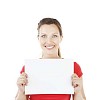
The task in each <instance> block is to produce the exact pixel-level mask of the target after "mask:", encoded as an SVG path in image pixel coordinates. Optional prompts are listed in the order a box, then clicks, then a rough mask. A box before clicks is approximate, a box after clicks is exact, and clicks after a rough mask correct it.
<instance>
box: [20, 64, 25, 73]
mask: <svg viewBox="0 0 100 100" xmlns="http://www.w3.org/2000/svg"><path fill="white" fill-rule="evenodd" d="M23 72H25V66H23V67H22V70H21V71H20V74H22V73H23Z"/></svg>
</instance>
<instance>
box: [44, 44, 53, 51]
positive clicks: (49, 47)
mask: <svg viewBox="0 0 100 100" xmlns="http://www.w3.org/2000/svg"><path fill="white" fill-rule="evenodd" d="M45 47H46V48H47V49H48V50H51V49H53V48H54V45H51V46H45Z"/></svg>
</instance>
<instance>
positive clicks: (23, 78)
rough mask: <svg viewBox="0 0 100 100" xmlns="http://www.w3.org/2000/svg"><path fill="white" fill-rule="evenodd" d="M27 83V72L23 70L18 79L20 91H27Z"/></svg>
mask: <svg viewBox="0 0 100 100" xmlns="http://www.w3.org/2000/svg"><path fill="white" fill-rule="evenodd" d="M27 83H28V80H27V74H26V73H25V72H23V73H22V74H21V75H20V77H19V78H18V80H17V86H18V90H19V92H21V93H24V92H25V85H27Z"/></svg>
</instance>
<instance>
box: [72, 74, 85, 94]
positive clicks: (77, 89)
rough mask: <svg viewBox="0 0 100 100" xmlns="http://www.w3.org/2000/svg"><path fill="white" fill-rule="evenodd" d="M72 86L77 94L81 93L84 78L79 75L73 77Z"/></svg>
mask: <svg viewBox="0 0 100 100" xmlns="http://www.w3.org/2000/svg"><path fill="white" fill-rule="evenodd" d="M72 86H73V87H74V92H75V93H80V92H81V90H82V87H83V82H82V78H79V77H78V76H77V74H73V75H72Z"/></svg>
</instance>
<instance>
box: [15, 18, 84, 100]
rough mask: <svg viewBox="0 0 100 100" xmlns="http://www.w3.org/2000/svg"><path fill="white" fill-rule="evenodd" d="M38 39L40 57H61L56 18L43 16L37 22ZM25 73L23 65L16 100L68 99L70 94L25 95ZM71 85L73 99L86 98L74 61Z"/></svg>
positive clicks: (78, 69) (59, 36)
mask: <svg viewBox="0 0 100 100" xmlns="http://www.w3.org/2000/svg"><path fill="white" fill-rule="evenodd" d="M37 29H38V40H39V43H40V46H41V48H42V58H41V59H62V58H61V54H60V47H59V44H60V42H61V41H62V38H63V35H62V28H61V25H60V23H59V21H58V20H56V19H53V18H44V19H42V20H41V21H40V22H39V23H38V28H37ZM27 83H28V80H27V74H26V73H25V72H24V67H23V68H22V70H21V75H20V77H19V78H18V80H17V85H18V93H17V95H16V100H70V99H71V94H37V95H36V94H33V95H25V85H27ZM72 86H73V87H74V95H73V96H72V97H73V100H86V98H85V94H84V90H83V82H82V71H81V68H80V66H79V65H78V64H77V63H76V62H74V74H73V75H72Z"/></svg>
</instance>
